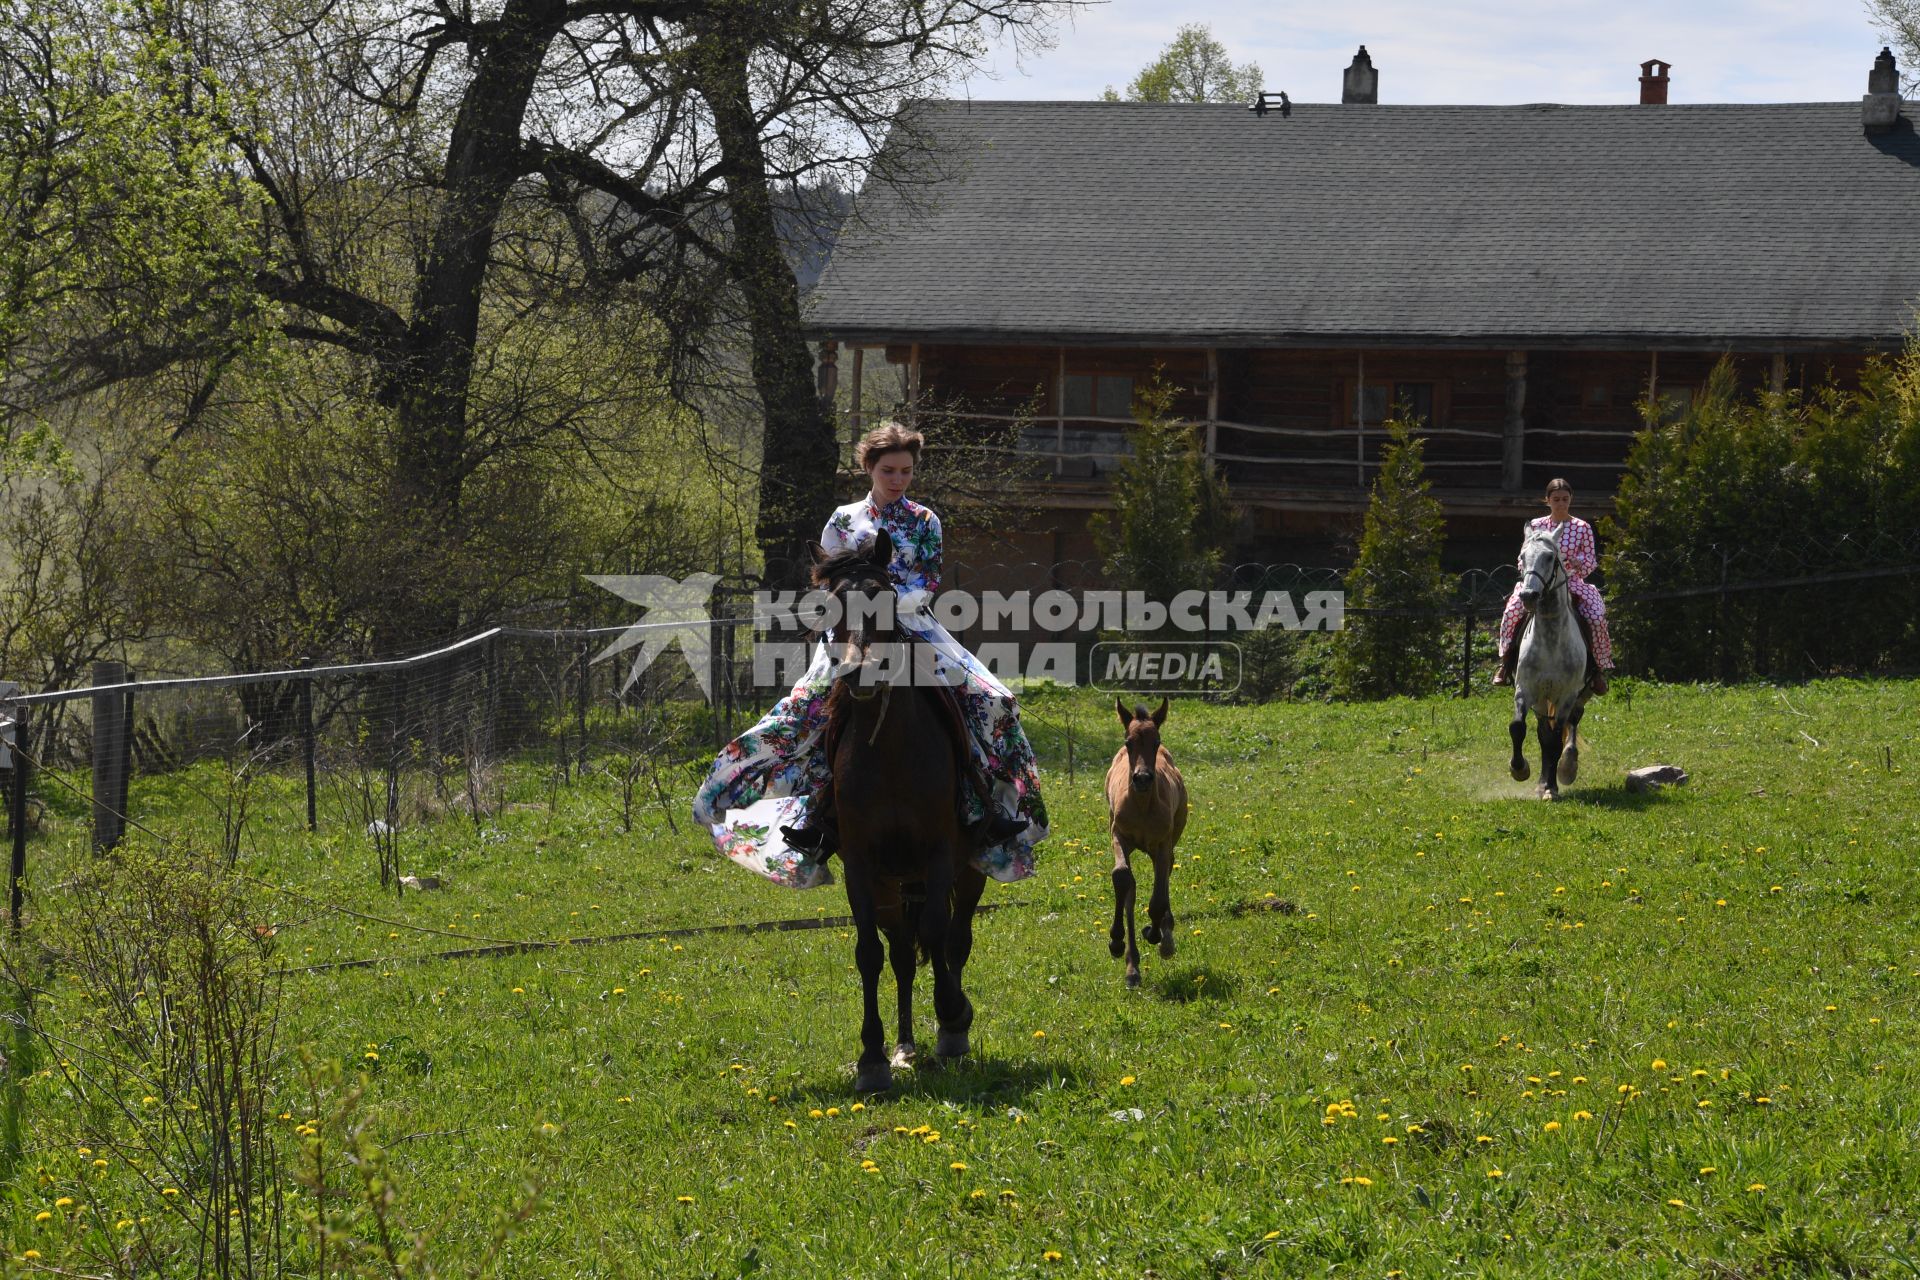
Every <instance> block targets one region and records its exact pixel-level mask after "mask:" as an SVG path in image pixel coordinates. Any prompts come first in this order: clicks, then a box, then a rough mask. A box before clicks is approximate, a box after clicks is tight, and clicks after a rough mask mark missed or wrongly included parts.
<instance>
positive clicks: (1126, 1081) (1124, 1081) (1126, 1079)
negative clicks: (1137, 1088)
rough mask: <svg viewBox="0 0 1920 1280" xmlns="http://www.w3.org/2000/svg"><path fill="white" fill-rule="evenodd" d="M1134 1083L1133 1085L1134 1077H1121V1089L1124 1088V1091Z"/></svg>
mask: <svg viewBox="0 0 1920 1280" xmlns="http://www.w3.org/2000/svg"><path fill="white" fill-rule="evenodd" d="M1132 1083H1133V1077H1132V1076H1121V1077H1120V1087H1121V1088H1123V1089H1124V1088H1126V1087H1127V1086H1128V1085H1130V1084H1132Z"/></svg>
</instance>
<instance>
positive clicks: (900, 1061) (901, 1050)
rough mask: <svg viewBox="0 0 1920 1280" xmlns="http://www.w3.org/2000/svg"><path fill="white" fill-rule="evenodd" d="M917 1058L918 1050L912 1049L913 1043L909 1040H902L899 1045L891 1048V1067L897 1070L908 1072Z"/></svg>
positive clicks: (918, 1055)
mask: <svg viewBox="0 0 1920 1280" xmlns="http://www.w3.org/2000/svg"><path fill="white" fill-rule="evenodd" d="M919 1057H920V1050H919V1049H917V1048H915V1047H914V1043H913V1041H911V1040H902V1041H901V1042H900V1043H899V1044H897V1045H895V1046H893V1060H892V1061H893V1066H894V1067H895V1069H897V1070H901V1071H905V1070H909V1069H910V1068H912V1066H913V1064H914V1063H915V1062H916V1061H918V1059H919Z"/></svg>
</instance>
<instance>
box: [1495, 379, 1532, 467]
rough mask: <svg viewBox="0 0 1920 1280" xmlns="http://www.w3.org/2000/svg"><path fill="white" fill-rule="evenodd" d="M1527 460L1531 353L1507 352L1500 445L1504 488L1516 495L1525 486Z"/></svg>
mask: <svg viewBox="0 0 1920 1280" xmlns="http://www.w3.org/2000/svg"><path fill="white" fill-rule="evenodd" d="M1526 456H1527V353H1526V352H1524V351H1509V352H1507V423H1506V431H1505V434H1504V435H1503V436H1502V437H1501V441H1500V487H1501V488H1502V489H1505V490H1507V491H1508V492H1513V491H1514V490H1517V489H1519V487H1520V483H1521V468H1522V467H1523V466H1524V464H1525V462H1526Z"/></svg>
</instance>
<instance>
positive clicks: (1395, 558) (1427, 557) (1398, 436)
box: [1333, 417, 1448, 698]
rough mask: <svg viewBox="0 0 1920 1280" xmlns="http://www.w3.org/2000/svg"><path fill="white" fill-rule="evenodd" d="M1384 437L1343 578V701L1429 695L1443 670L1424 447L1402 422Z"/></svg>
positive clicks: (1441, 592) (1337, 674)
mask: <svg viewBox="0 0 1920 1280" xmlns="http://www.w3.org/2000/svg"><path fill="white" fill-rule="evenodd" d="M1387 430H1388V432H1389V438H1388V441H1387V445H1386V448H1385V449H1384V450H1382V451H1381V455H1380V474H1379V475H1378V476H1376V477H1375V478H1374V482H1373V495H1372V497H1371V498H1370V499H1369V500H1368V502H1367V516H1366V523H1365V525H1364V526H1363V527H1362V530H1361V535H1360V554H1359V557H1358V559H1356V560H1355V562H1354V566H1353V568H1352V569H1351V570H1349V571H1348V573H1347V579H1346V585H1347V614H1346V627H1345V630H1343V631H1342V632H1341V633H1340V637H1339V644H1338V646H1337V649H1336V653H1335V657H1334V668H1333V687H1334V692H1335V693H1336V694H1337V695H1338V696H1340V697H1343V698H1388V697H1393V696H1395V695H1400V694H1406V695H1418V694H1424V693H1431V692H1432V691H1433V690H1434V689H1435V688H1436V687H1437V686H1438V684H1439V682H1440V680H1441V678H1442V673H1443V672H1444V671H1445V670H1446V666H1447V639H1446V628H1445V626H1444V625H1443V624H1444V622H1445V618H1444V616H1443V614H1444V610H1445V608H1446V604H1447V598H1448V586H1447V578H1446V575H1445V574H1443V573H1442V572H1441V571H1440V545H1441V541H1442V537H1443V532H1442V531H1443V527H1444V522H1443V519H1442V516H1441V510H1440V503H1439V501H1438V500H1437V499H1436V498H1434V497H1433V496H1432V494H1431V493H1429V492H1428V490H1429V489H1430V487H1431V486H1430V484H1429V483H1428V481H1427V477H1426V466H1425V442H1424V441H1422V440H1420V439H1419V438H1418V437H1417V436H1415V435H1414V434H1413V426H1412V424H1411V423H1410V422H1408V421H1407V420H1405V419H1404V418H1400V417H1395V418H1393V419H1390V420H1389V421H1388V422H1387ZM1375 611H1379V612H1375Z"/></svg>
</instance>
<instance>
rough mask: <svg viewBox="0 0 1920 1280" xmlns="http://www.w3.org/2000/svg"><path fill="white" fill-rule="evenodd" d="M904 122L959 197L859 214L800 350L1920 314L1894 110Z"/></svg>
mask: <svg viewBox="0 0 1920 1280" xmlns="http://www.w3.org/2000/svg"><path fill="white" fill-rule="evenodd" d="M920 109H921V110H922V111H924V112H925V113H926V114H925V115H924V116H923V117H921V118H922V119H923V120H924V121H925V122H926V123H927V124H928V125H929V126H930V127H931V128H932V130H933V131H934V133H935V135H936V136H937V137H939V138H940V139H941V141H942V144H943V146H945V147H946V148H948V149H950V150H951V152H952V153H953V154H955V155H957V156H959V157H960V165H959V169H960V171H959V172H958V174H957V176H955V177H953V178H951V179H950V180H947V181H944V182H941V183H939V184H937V185H936V186H935V187H934V188H933V190H932V200H931V204H930V207H928V208H926V209H925V210H923V211H921V212H919V213H915V214H911V215H909V214H906V213H903V212H902V206H901V205H900V202H899V200H898V199H897V198H896V197H895V196H893V195H891V194H890V193H888V192H885V191H877V192H876V193H875V194H874V195H873V196H872V197H871V198H869V199H867V200H866V202H865V204H864V205H863V207H862V210H863V214H864V215H865V220H866V221H868V222H869V223H871V224H872V225H869V226H863V227H851V228H849V229H848V230H847V232H846V233H845V235H844V236H843V238H842V240H841V243H840V245H839V247H838V248H837V249H836V250H835V253H834V257H833V261H832V262H831V263H830V264H829V267H828V270H827V272H826V274H825V276H824V278H823V279H822V281H821V283H820V286H819V288H818V289H817V290H816V291H815V293H814V295H813V296H812V298H811V299H810V311H809V315H808V322H809V326H810V329H811V330H812V331H813V332H814V333H816V334H817V335H820V336H836V337H841V338H848V339H867V340H876V339H881V338H893V339H916V338H917V339H920V340H928V341H933V340H942V339H944V340H949V341H967V340H972V341H984V340H995V339H999V340H1009V341H1020V340H1027V341H1042V340H1054V341H1063V342H1075V341H1080V342H1096V343H1098V342H1112V343H1154V342H1159V343H1174V342H1185V343H1200V342H1212V343H1219V344H1222V345H1236V344H1238V345H1257V344H1261V343H1277V344H1285V343H1290V342H1293V343H1298V342H1305V343H1338V342H1369V341H1390V342H1410V343H1422V344H1433V345H1448V344H1470V345H1488V344H1508V343H1522V342H1534V343H1549V344H1559V343H1575V344H1579V345H1628V346H1640V345H1649V344H1659V345H1694V346H1703V347H1718V346H1735V347H1757V346H1767V345H1771V344H1775V343H1782V344H1792V345H1800V346H1807V345H1813V344H1833V345H1847V346H1851V345H1860V344H1868V345H1872V344H1885V343H1891V342H1894V341H1896V340H1897V339H1898V337H1899V335H1900V333H1901V332H1902V330H1903V329H1904V328H1905V327H1906V326H1907V325H1908V324H1909V323H1910V322H1911V321H1912V320H1913V318H1914V306H1915V302H1916V300H1920V139H1917V138H1916V136H1915V133H1914V128H1913V124H1912V120H1913V117H1914V116H1915V115H1916V114H1920V111H1916V108H1915V106H1914V105H1913V104H1908V105H1907V106H1906V107H1905V108H1904V111H1905V114H1906V117H1907V118H1906V119H1905V120H1903V121H1902V122H1901V123H1900V124H1899V126H1898V127H1897V128H1896V130H1895V131H1894V132H1893V133H1890V134H1886V135H1883V136H1880V137H1867V136H1864V135H1863V133H1862V131H1861V126H1860V105H1859V103H1858V102H1851V103H1791V104H1777V105H1776V104H1769V105H1726V106H1662V107H1641V106H1618V107H1614V106H1601V107H1592V106H1552V105H1537V106H1506V107H1440V106H1373V107H1365V106H1331V105H1311V104H1297V105H1295V107H1294V109H1293V115H1292V117H1291V118H1285V119H1283V118H1282V117H1281V116H1280V115H1279V114H1278V113H1277V112H1274V113H1272V114H1269V115H1267V116H1266V117H1264V118H1260V117H1256V116H1254V115H1253V114H1252V113H1251V112H1249V111H1248V110H1247V109H1246V108H1245V107H1243V106H1234V105H1219V106H1213V105H1205V106H1195V105H1175V106H1164V105H1135V104H1115V103H1081V102H974V103H962V102H942V103H931V104H925V105H924V106H922V107H921V108H920Z"/></svg>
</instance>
